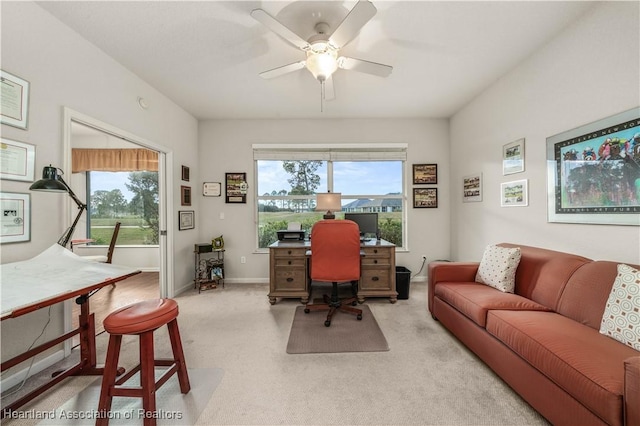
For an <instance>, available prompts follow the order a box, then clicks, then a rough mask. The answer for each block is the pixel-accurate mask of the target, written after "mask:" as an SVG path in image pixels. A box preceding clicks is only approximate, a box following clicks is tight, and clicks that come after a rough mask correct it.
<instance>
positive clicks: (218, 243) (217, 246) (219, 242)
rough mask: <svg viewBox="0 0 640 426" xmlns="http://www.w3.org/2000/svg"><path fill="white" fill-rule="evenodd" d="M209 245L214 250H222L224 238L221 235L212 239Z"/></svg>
mask: <svg viewBox="0 0 640 426" xmlns="http://www.w3.org/2000/svg"><path fill="white" fill-rule="evenodd" d="M211 245H212V246H213V248H214V250H222V249H223V248H224V238H222V235H220V236H219V237H217V238H214V239H212V240H211Z"/></svg>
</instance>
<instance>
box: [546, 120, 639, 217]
mask: <svg viewBox="0 0 640 426" xmlns="http://www.w3.org/2000/svg"><path fill="white" fill-rule="evenodd" d="M547 160H548V161H547V198H548V201H547V206H548V221H549V222H563V223H593V224H595V223H598V224H607V225H635V226H640V216H639V215H638V213H640V108H638V107H636V108H633V109H630V110H628V111H625V112H622V113H620V114H616V115H613V116H611V117H607V118H605V119H602V120H599V121H596V122H593V123H589V124H586V125H584V126H580V127H578V128H576V129H573V130H569V131H566V132H563V133H560V134H557V135H554V136H550V137H548V138H547ZM592 182H597V183H598V184H597V185H594V184H592Z"/></svg>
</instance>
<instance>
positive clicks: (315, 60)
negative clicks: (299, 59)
mask: <svg viewBox="0 0 640 426" xmlns="http://www.w3.org/2000/svg"><path fill="white" fill-rule="evenodd" d="M337 56H338V55H337V52H335V51H333V50H331V49H329V50H327V51H326V52H324V53H315V52H313V51H309V52H307V60H306V63H305V66H306V67H307V69H308V70H309V71H310V72H311V74H313V77H314V78H315V79H316V80H318V81H325V80H326V79H328V78H329V77H331V75H332V74H333V73H334V72H335V70H337V69H338V60H337Z"/></svg>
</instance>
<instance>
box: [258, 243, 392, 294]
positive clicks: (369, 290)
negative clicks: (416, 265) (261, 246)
mask: <svg viewBox="0 0 640 426" xmlns="http://www.w3.org/2000/svg"><path fill="white" fill-rule="evenodd" d="M361 247H362V251H363V252H364V257H363V258H362V267H361V272H360V274H361V277H360V281H359V282H358V302H359V303H363V302H364V301H365V298H367V297H388V298H389V301H390V302H391V303H395V302H397V300H398V292H397V291H396V246H395V245H394V244H392V243H390V242H388V241H385V240H380V241H376V240H375V239H372V240H371V241H366V242H363V243H362V244H361ZM310 248H311V243H310V242H309V241H291V242H289V241H276V242H275V243H273V244H271V245H270V246H269V294H268V297H269V303H271V304H272V305H274V304H275V303H276V300H277V298H278V297H282V298H298V297H299V298H300V301H301V302H302V303H305V304H306V303H307V302H309V290H310V289H309V283H308V279H307V276H308V271H307V256H306V253H307V250H309V249H310Z"/></svg>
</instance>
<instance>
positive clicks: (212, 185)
mask: <svg viewBox="0 0 640 426" xmlns="http://www.w3.org/2000/svg"><path fill="white" fill-rule="evenodd" d="M202 195H204V196H205V197H219V196H221V195H222V183H221V182H205V183H203V184H202Z"/></svg>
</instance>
